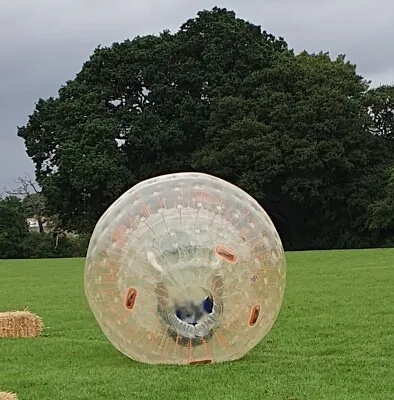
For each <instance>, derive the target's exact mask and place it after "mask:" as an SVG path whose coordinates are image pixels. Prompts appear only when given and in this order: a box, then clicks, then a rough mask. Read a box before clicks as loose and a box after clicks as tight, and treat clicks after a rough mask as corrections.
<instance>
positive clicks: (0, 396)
mask: <svg viewBox="0 0 394 400" xmlns="http://www.w3.org/2000/svg"><path fill="white" fill-rule="evenodd" d="M0 400H18V398H17V397H16V394H15V393H11V392H0Z"/></svg>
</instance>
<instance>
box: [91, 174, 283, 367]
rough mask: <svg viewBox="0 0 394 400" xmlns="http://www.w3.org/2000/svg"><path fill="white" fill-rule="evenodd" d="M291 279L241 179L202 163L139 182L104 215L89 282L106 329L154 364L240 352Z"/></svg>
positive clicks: (255, 339) (261, 330) (257, 336)
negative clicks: (226, 177) (201, 168)
mask: <svg viewBox="0 0 394 400" xmlns="http://www.w3.org/2000/svg"><path fill="white" fill-rule="evenodd" d="M285 280H286V264H285V257H284V251H283V247H282V243H281V240H280V238H279V236H278V233H277V231H276V229H275V227H274V225H273V223H272V222H271V220H270V218H269V217H268V215H267V214H266V213H265V211H264V210H263V209H262V208H261V207H260V205H259V204H258V203H257V202H256V201H255V200H254V199H253V198H252V197H251V196H249V195H248V194H246V193H245V192H244V191H242V190H241V189H239V188H238V187H236V186H234V185H232V184H230V183H228V182H226V181H223V180H222V179H219V178H216V177H213V176H210V175H206V174H200V173H178V174H171V175H164V176H159V177H156V178H153V179H149V180H146V181H144V182H141V183H139V184H137V185H136V186H134V187H133V188H131V189H130V190H128V191H127V192H126V193H124V194H123V195H122V196H121V197H120V198H119V199H118V200H117V201H116V202H115V203H114V204H112V205H111V207H110V208H109V209H108V210H107V211H106V212H105V213H104V215H103V216H102V217H101V218H100V220H99V221H98V223H97V225H96V227H95V229H94V232H93V235H92V238H91V241H90V244H89V249H88V253H87V259H86V265H85V292H86V296H87V299H88V303H89V306H90V308H91V310H92V312H93V314H94V316H95V318H96V320H97V322H98V324H99V326H100V328H101V329H102V331H103V333H104V334H105V335H106V337H107V338H108V339H109V341H110V342H111V343H112V344H113V345H114V346H115V347H116V348H117V349H118V350H119V351H120V352H122V353H124V354H125V355H126V356H128V357H130V358H132V359H134V360H137V361H140V362H145V363H150V364H199V363H212V362H223V361H230V360H236V359H238V358H240V357H242V356H243V355H245V354H246V353H247V352H248V351H249V350H251V349H252V348H253V347H254V346H256V345H257V344H258V343H259V342H260V341H261V340H262V339H263V338H264V336H265V335H266V334H267V333H268V332H269V330H270V329H271V327H272V326H273V324H274V322H275V319H276V317H277V315H278V312H279V309H280V307H281V303H282V300H283V295H284V289H285Z"/></svg>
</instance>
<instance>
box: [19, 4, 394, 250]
mask: <svg viewBox="0 0 394 400" xmlns="http://www.w3.org/2000/svg"><path fill="white" fill-rule="evenodd" d="M393 99H394V91H393V89H392V88H390V87H382V88H378V89H373V90H372V89H370V88H369V84H368V82H366V81H365V80H364V79H363V77H361V76H359V75H358V73H357V71H356V67H355V66H354V65H352V64H351V63H350V62H348V61H346V59H345V57H344V56H340V57H338V58H336V59H335V60H332V59H331V58H330V57H329V55H328V54H325V53H320V54H308V53H305V52H303V53H301V54H294V52H293V51H292V50H290V49H288V47H287V44H286V42H285V41H284V40H283V39H282V38H275V37H274V36H272V35H270V34H268V33H266V32H264V31H262V30H261V28H260V27H258V26H255V25H253V24H251V23H249V22H246V21H243V20H241V19H238V18H236V16H235V14H234V13H233V12H230V11H227V10H225V9H219V8H214V9H213V10H211V11H202V12H200V13H198V16H197V17H196V18H194V19H190V20H188V21H187V22H186V23H185V24H183V25H182V26H181V28H180V29H179V31H178V32H176V33H174V34H171V33H170V32H168V31H165V32H163V33H162V34H160V35H159V36H144V37H136V38H135V39H133V40H126V41H124V42H123V43H114V44H113V45H112V46H110V47H105V48H101V47H98V48H97V49H96V50H95V51H94V53H93V55H92V56H91V57H90V59H89V60H88V61H87V62H86V63H85V64H84V65H83V68H82V70H81V71H80V72H79V73H78V74H77V75H76V77H75V79H74V80H72V81H69V82H67V84H66V85H65V86H63V87H62V88H61V89H60V90H59V96H58V97H56V98H49V99H47V100H43V99H40V100H39V101H38V103H37V104H36V108H35V110H34V112H33V114H32V115H30V117H29V121H28V123H27V124H26V126H24V127H20V128H19V130H18V135H19V136H20V137H22V138H23V139H24V140H25V144H26V147H27V152H28V154H29V156H30V157H31V158H32V160H33V162H34V163H35V165H36V176H37V180H38V182H39V183H40V185H41V187H42V188H43V194H44V195H45V198H46V209H47V212H48V213H51V214H56V215H57V216H58V217H59V221H60V224H61V226H62V227H63V228H64V229H69V230H74V231H76V232H87V233H89V232H91V230H92V228H93V226H94V224H95V222H96V221H97V219H98V218H99V217H100V215H101V214H102V213H103V212H104V210H105V209H106V208H107V207H108V206H109V205H110V204H111V203H112V202H113V201H114V200H115V199H116V198H117V197H118V196H119V195H120V194H121V193H122V192H124V191H125V190H126V189H128V188H129V187H130V186H131V185H133V184H135V183H137V182H139V181H140V180H143V179H146V178H149V177H152V176H154V175H158V174H163V173H170V172H176V171H203V172H208V173H210V174H213V175H216V176H219V177H222V178H224V179H226V180H228V181H230V182H232V183H234V184H236V185H239V186H240V187H242V188H243V189H245V190H246V191H248V192H249V193H250V194H251V195H253V196H254V197H256V199H257V200H258V201H259V202H260V203H261V204H262V205H263V206H264V207H265V208H266V210H267V211H268V213H269V214H270V216H271V217H272V219H273V221H274V223H275V224H276V226H277V227H278V230H279V233H280V234H281V236H282V238H283V241H284V244H285V247H286V248H287V249H310V248H333V247H336V248H345V247H370V246H380V245H383V244H385V245H387V244H390V240H391V238H393V237H394V225H393V223H392V222H391V224H387V223H386V222H385V217H384V215H386V214H387V210H389V209H390V206H392V205H393V198H394V195H393V189H392V186H393V183H392V181H393V179H392V177H391V178H390V177H389V175H390V173H389V171H390V167H391V166H392V165H394V156H393V143H394V142H393V141H392V140H391V139H392V138H393V133H392V127H393V121H394V118H393V111H392V108H391V105H392V104H393V102H394V101H393ZM391 175H392V174H391ZM385 212H386V214H385ZM382 216H383V217H382ZM391 221H393V219H392V217H391ZM382 224H383V225H382Z"/></svg>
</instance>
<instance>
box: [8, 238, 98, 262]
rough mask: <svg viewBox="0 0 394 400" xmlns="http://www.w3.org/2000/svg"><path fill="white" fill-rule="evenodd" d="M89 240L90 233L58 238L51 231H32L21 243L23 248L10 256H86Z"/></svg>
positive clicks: (20, 246)
mask: <svg viewBox="0 0 394 400" xmlns="http://www.w3.org/2000/svg"><path fill="white" fill-rule="evenodd" d="M89 240H90V235H80V236H66V235H60V236H58V238H56V235H53V234H50V233H38V232H30V233H28V234H27V236H26V237H25V238H24V239H23V240H22V242H21V243H19V248H21V250H18V251H17V252H14V253H13V254H14V256H13V257H9V258H72V257H85V255H86V252H87V248H88V246H89ZM0 241H1V237H0ZM0 247H1V243H0ZM15 248H17V245H15ZM19 248H18V249H19Z"/></svg>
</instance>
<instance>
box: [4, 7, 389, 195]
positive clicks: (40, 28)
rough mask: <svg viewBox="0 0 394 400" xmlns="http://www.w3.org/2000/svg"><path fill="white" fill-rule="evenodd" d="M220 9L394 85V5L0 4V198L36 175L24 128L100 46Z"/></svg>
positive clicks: (375, 81)
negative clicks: (41, 102)
mask: <svg viewBox="0 0 394 400" xmlns="http://www.w3.org/2000/svg"><path fill="white" fill-rule="evenodd" d="M215 5H217V6H220V7H226V8H228V9H231V10H234V11H236V13H237V15H238V17H240V18H243V19H246V20H249V21H250V22H252V23H254V24H257V25H261V26H262V28H263V29H265V30H267V31H268V32H270V33H272V34H274V35H276V36H283V37H284V38H285V40H286V41H287V43H288V44H289V46H290V47H292V48H294V49H295V50H296V51H297V52H298V51H301V50H304V49H306V50H308V51H310V52H317V51H320V50H324V51H330V52H331V53H332V54H333V55H337V54H338V53H344V54H346V55H347V57H348V59H350V61H352V62H353V63H355V64H357V66H358V71H359V73H360V74H361V75H363V76H364V77H365V78H367V79H369V80H372V82H373V84H374V85H378V84H381V83H394V52H393V51H392V46H393V44H392V38H393V37H394V24H393V23H392V16H393V13H394V2H393V1H392V0H242V1H240V0H229V1H227V2H225V1H217V2H211V1H208V0H193V1H190V0H162V1H160V0H144V1H138V2H137V1H136V0H113V1H108V0H106V1H104V0H34V1H32V0H0V193H1V191H2V188H3V187H8V188H10V187H12V186H13V182H14V181H15V179H16V178H17V177H19V176H22V175H25V174H26V173H29V174H30V175H31V176H34V168H33V164H32V162H31V161H30V159H29V158H28V156H27V155H26V152H25V148H24V144H23V141H22V140H21V139H19V138H18V137H17V136H16V130H17V129H16V128H17V126H20V125H24V124H25V123H26V122H27V118H28V115H29V114H30V113H31V112H32V111H33V109H34V103H35V102H36V101H37V100H38V98H40V97H43V98H47V97H49V96H56V95H57V90H58V89H59V88H60V86H61V85H62V84H64V83H65V82H66V81H67V80H68V79H72V78H73V77H74V75H75V74H76V73H77V72H78V71H79V70H80V68H81V66H82V64H83V62H84V61H85V60H87V59H88V58H89V56H90V55H91V53H92V52H93V50H94V48H95V47H96V46H97V45H99V44H101V45H110V44H111V43H112V42H115V41H118V42H119V41H123V40H124V39H126V38H133V37H134V36H136V35H145V34H151V33H158V32H160V31H162V30H164V29H170V30H171V31H176V30H177V29H178V28H179V26H180V25H181V24H182V23H183V22H185V21H186V20H187V19H189V18H191V17H194V16H195V15H196V13H197V12H198V11H199V10H202V9H211V8H212V7H214V6H215Z"/></svg>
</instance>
